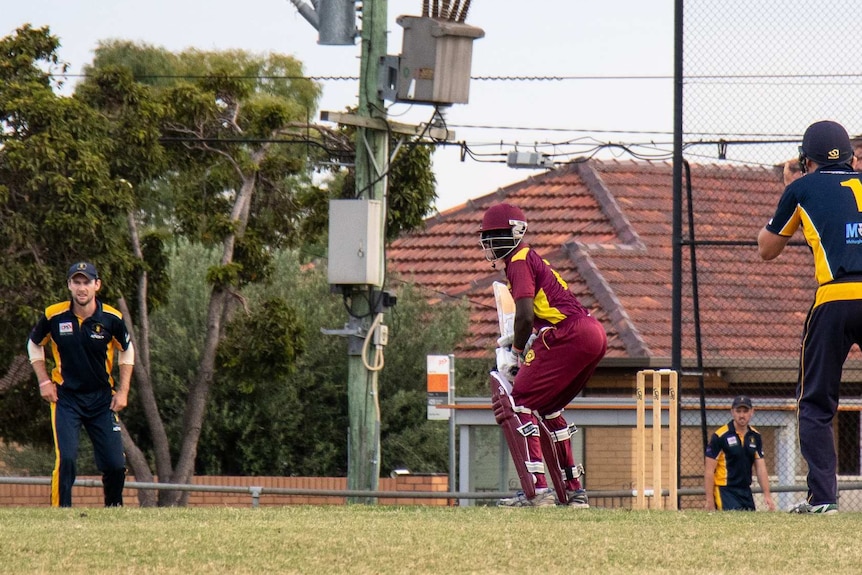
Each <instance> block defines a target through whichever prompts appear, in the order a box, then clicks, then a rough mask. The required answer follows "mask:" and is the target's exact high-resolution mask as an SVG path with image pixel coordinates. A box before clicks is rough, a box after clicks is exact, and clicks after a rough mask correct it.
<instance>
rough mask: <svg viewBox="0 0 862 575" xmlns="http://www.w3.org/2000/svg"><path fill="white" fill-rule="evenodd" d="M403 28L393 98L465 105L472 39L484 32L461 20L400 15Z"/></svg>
mask: <svg viewBox="0 0 862 575" xmlns="http://www.w3.org/2000/svg"><path fill="white" fill-rule="evenodd" d="M397 22H398V24H400V25H401V26H402V27H403V28H404V37H403V40H402V46H401V58H400V63H399V77H398V89H397V92H396V100H397V101H401V102H425V103H432V104H466V103H467V101H468V100H469V96H470V69H471V65H472V60H473V41H474V40H476V39H477V38H482V37H483V36H485V31H484V30H482V29H481V28H476V27H475V26H469V25H467V24H464V23H461V22H453V21H451V20H441V19H437V18H429V17H418V16H399V17H398V19H397Z"/></svg>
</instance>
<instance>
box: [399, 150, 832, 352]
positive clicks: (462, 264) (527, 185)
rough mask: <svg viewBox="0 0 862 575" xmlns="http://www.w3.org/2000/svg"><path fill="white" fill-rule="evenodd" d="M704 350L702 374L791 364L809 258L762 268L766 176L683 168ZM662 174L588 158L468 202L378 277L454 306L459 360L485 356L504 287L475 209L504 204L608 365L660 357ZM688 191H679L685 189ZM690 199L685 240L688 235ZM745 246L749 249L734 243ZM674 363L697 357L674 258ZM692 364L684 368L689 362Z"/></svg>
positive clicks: (668, 191) (666, 287)
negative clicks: (521, 217)
mask: <svg viewBox="0 0 862 575" xmlns="http://www.w3.org/2000/svg"><path fill="white" fill-rule="evenodd" d="M691 171H692V175H691V182H692V197H693V198H694V200H693V205H694V212H695V213H694V222H695V226H694V233H695V239H696V240H697V241H698V242H702V243H705V244H708V245H698V246H697V251H696V265H697V270H698V276H697V283H698V291H699V299H700V320H701V329H702V347H703V350H704V358H705V364H706V365H707V366H710V365H712V366H719V367H720V366H722V365H734V364H738V363H739V362H740V360H744V359H746V358H758V359H764V358H767V359H768V358H773V359H778V360H788V359H795V357H796V353H797V349H798V340H799V336H800V334H801V328H802V323H803V321H804V319H805V315H806V312H807V310H808V307H809V306H810V304H811V298H812V296H813V290H814V288H815V283H814V279H813V268H812V265H811V261H810V255H809V252H808V249H807V248H805V247H795V246H794V247H789V248H788V249H787V250H785V253H784V254H782V256H781V257H779V258H778V259H777V260H773V261H771V262H763V261H761V259H760V257H759V255H758V253H757V246H756V243H755V240H756V237H757V233H758V231H759V230H760V228H762V227H763V224H764V223H765V222H766V220H767V219H768V218H769V217H770V216H771V215H772V211H773V209H774V206H775V203H776V202H777V200H778V197H779V195H780V193H781V190H782V183H781V176H780V173H779V172H778V171H777V170H773V169H768V168H747V167H735V166H728V165H693V166H691ZM672 181H673V173H672V166H671V165H670V164H669V163H651V162H633V161H626V162H617V161H611V162H604V161H596V160H590V161H588V162H584V163H580V164H571V165H568V166H566V167H563V168H560V169H557V170H554V171H550V172H547V173H545V174H543V175H541V176H538V177H532V178H529V179H527V180H525V181H523V182H520V183H517V184H514V185H511V186H508V187H506V188H502V189H500V190H498V191H496V192H494V193H492V194H489V195H486V196H483V197H481V198H478V199H475V200H471V201H469V202H467V203H466V204H464V205H462V206H458V207H456V208H453V209H450V210H447V211H446V212H444V213H442V214H439V215H437V216H434V217H431V218H429V219H428V220H427V222H426V224H427V227H426V229H424V230H422V231H419V232H415V233H413V234H410V235H408V236H404V237H402V238H399V239H398V240H396V241H395V242H393V244H392V245H391V246H390V248H389V250H388V252H387V258H388V265H389V269H390V270H393V271H395V272H397V273H398V274H399V275H400V276H401V278H402V279H404V280H407V281H414V282H416V283H417V284H420V285H422V286H424V287H425V288H427V289H429V290H431V291H429V297H432V298H444V297H454V298H464V299H466V300H468V301H469V302H470V307H471V312H470V313H471V325H472V328H471V334H470V336H469V337H468V338H467V340H465V341H464V342H463V343H462V345H461V346H460V348H459V349H458V350H457V353H458V355H459V356H461V357H490V350H491V349H493V347H494V340H495V339H496V337H497V325H496V312H495V308H494V301H493V297H492V295H491V290H490V287H489V286H490V284H491V282H493V281H494V280H496V279H503V274H502V272H501V271H496V270H493V269H491V267H490V264H488V262H486V261H485V260H484V258H483V257H482V252H481V250H480V248H479V244H478V237H479V236H478V228H479V223H480V221H481V218H482V214H483V213H484V211H485V209H486V208H487V207H488V206H490V205H492V204H495V203H497V202H500V201H504V200H505V201H507V202H510V203H513V204H516V205H518V206H520V207H521V208H522V209H523V210H524V212H525V214H526V216H527V220H528V222H529V229H528V233H527V240H528V242H529V244H530V245H531V246H532V247H533V248H535V249H536V250H537V251H538V252H539V253H540V254H541V255H542V256H543V257H545V258H546V259H548V260H549V261H550V262H551V263H552V265H553V266H554V267H555V268H556V269H557V270H558V271H559V272H560V274H561V275H562V276H563V278H565V279H566V281H568V283H569V287H570V289H571V290H572V292H573V293H574V294H575V295H576V296H577V297H578V298H579V299H580V300H581V302H582V303H583V304H584V305H586V306H587V307H588V308H590V309H591V310H592V313H593V315H594V316H596V317H597V318H598V319H599V320H600V321H601V322H602V323H603V324H604V325H605V328H606V330H607V332H608V344H609V345H608V347H609V349H608V359H612V358H617V359H623V358H643V359H644V364H647V362H648V360H649V358H669V357H670V355H671V305H672V243H671V238H672V217H673V211H672V196H673V186H672ZM683 193H685V189H684V192H683ZM686 210H687V202H685V201H684V207H683V211H684V213H683V235H684V236H685V237H687V234H688V233H689V232H688V225H687V223H686V222H687V215H686V213H685V211H686ZM744 243H747V244H748V245H742V244H744ZM682 290H683V303H682V317H683V358H684V359H686V358H689V359H691V358H694V357H695V337H694V330H693V321H694V313H693V306H692V282H691V264H690V253H689V248H688V246H685V247H684V251H683V288H682ZM689 363H690V362H689Z"/></svg>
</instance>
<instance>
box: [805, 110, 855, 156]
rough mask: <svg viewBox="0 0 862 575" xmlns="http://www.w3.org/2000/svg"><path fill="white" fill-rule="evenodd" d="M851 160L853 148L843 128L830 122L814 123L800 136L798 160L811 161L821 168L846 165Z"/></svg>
mask: <svg viewBox="0 0 862 575" xmlns="http://www.w3.org/2000/svg"><path fill="white" fill-rule="evenodd" d="M852 158H853V146H852V144H851V143H850V136H848V135H847V130H845V129H844V126H842V125H841V124H839V123H837V122H832V121H831V120H823V121H821V122H815V123H813V124H811V125H810V126H808V128H807V129H806V130H805V134H804V135H803V136H802V146H801V147H800V148H799V159H800V160H801V161H804V160H812V161H814V162H816V163H818V164H820V165H821V166H825V165H828V164H846V163H848V162H850V160H851V159H852Z"/></svg>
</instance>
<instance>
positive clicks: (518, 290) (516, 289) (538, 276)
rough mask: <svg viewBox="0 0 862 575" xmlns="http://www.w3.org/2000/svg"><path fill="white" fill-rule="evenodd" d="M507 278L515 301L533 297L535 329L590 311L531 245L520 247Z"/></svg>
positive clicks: (507, 266)
mask: <svg viewBox="0 0 862 575" xmlns="http://www.w3.org/2000/svg"><path fill="white" fill-rule="evenodd" d="M506 279H507V280H508V282H509V291H511V292H512V298H513V299H514V300H515V301H517V300H519V299H521V298H525V297H528V298H532V300H533V314H534V316H535V317H534V319H533V327H534V328H535V329H536V330H540V329H542V328H543V327H550V326H554V325H558V324H559V323H560V322H562V321H563V320H565V319H566V318H570V317H581V316H585V315H588V314H589V312H588V311H587V309H586V308H585V307H584V306H582V305H581V303H580V302H579V301H578V298H576V297H575V296H574V295H573V294H572V292H570V291H569V286H568V284H566V282H565V280H563V278H562V277H560V274H558V273H557V271H556V270H554V268H552V267H551V264H549V263H548V262H547V260H544V259H542V257H541V256H540V255H539V254H537V253H536V252H535V251H533V250H532V249H530V246H521V247H520V248H519V249H518V250H517V251H516V252H515V253H514V254H513V255H512V256H511V257H510V259H509V260H508V262H507V264H506Z"/></svg>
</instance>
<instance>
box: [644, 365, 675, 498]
mask: <svg viewBox="0 0 862 575" xmlns="http://www.w3.org/2000/svg"><path fill="white" fill-rule="evenodd" d="M649 376H652V456H653V460H652V461H653V463H652V466H653V467H652V469H653V471H652V480H653V488H652V490H651V491H652V496H653V502H654V503H653V508H655V509H662V508H664V498H663V494H664V492H663V490H662V454H661V433H662V421H661V415H662V384H663V382H664V380H667V387H668V410H667V413H668V417H667V421H668V468H669V473H668V477H669V478H670V486H669V489H668V495H669V497H668V503H669V504H668V508H669V509H677V501H678V497H677V487H678V486H677V466H678V465H679V450H678V445H677V426H678V421H679V418H678V416H677V414H678V412H677V409H678V407H677V395H678V393H679V381H678V376H677V373H676V372H675V371H673V370H670V369H658V370H652V369H645V370H642V371H639V372H638V375H637V390H636V392H637V430H636V432H635V454H636V457H635V459H636V469H635V505H634V508H635V509H646V508H647V505H646V496H647V488H646V397H645V395H644V394H645V387H646V379H647V377H649Z"/></svg>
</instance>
